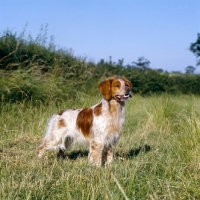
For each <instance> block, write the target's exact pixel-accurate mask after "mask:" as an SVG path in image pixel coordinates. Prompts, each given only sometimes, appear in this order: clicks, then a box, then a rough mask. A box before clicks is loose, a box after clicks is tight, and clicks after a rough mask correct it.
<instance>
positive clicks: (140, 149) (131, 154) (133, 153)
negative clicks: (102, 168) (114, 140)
mask: <svg viewBox="0 0 200 200" xmlns="http://www.w3.org/2000/svg"><path fill="white" fill-rule="evenodd" d="M149 151H151V147H150V146H149V145H148V144H145V145H143V146H139V147H138V148H136V149H131V150H130V151H128V152H126V153H120V154H119V153H118V152H117V153H116V155H115V156H116V157H118V158H124V159H130V158H132V157H136V156H138V155H139V153H147V152H149Z"/></svg>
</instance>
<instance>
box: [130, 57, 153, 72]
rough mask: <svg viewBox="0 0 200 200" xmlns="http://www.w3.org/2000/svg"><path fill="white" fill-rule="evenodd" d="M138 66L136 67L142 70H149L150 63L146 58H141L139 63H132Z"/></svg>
mask: <svg viewBox="0 0 200 200" xmlns="http://www.w3.org/2000/svg"><path fill="white" fill-rule="evenodd" d="M132 63H134V64H136V67H137V68H139V69H142V70H145V69H148V68H149V65H150V61H149V60H147V59H146V58H144V57H139V58H138V61H137V62H132Z"/></svg>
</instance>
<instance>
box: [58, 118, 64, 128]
mask: <svg viewBox="0 0 200 200" xmlns="http://www.w3.org/2000/svg"><path fill="white" fill-rule="evenodd" d="M65 126H66V125H65V122H64V119H61V120H59V121H58V128H64V127H65Z"/></svg>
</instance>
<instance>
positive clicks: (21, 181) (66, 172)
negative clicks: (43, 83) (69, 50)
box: [0, 93, 200, 200]
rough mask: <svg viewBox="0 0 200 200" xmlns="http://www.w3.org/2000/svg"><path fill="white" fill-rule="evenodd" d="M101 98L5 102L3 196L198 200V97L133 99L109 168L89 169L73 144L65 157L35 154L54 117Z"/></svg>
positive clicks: (0, 138)
mask: <svg viewBox="0 0 200 200" xmlns="http://www.w3.org/2000/svg"><path fill="white" fill-rule="evenodd" d="M99 101H100V96H98V97H91V96H89V97H88V96H83V94H78V93H77V98H76V100H75V102H73V101H67V100H66V102H63V103H62V104H57V103H56V102H53V101H51V102H50V103H49V104H48V106H45V105H44V104H42V103H41V104H38V106H33V105H32V104H31V103H23V102H22V103H21V104H8V103H7V104H2V105H1V110H0V112H1V113H0V159H1V160H0V188H1V189H0V199H20V200H21V199H84V200H85V199H95V200H96V199H103V200H104V199H113V200H117V199H200V145H199V144H200V97H195V96H168V95H162V96H154V97H146V98H142V97H140V96H133V98H132V99H131V100H130V101H128V102H127V105H126V121H125V124H124V127H123V134H122V137H121V139H120V141H119V143H118V144H117V147H116V152H115V159H114V161H113V162H112V164H111V165H110V166H106V167H102V168H96V167H91V166H89V165H88V161H87V151H88V150H87V148H85V147H83V146H78V145H75V146H74V147H73V148H72V149H70V151H68V152H67V153H66V155H67V157H66V158H65V159H57V157H56V153H55V152H47V153H46V154H45V155H44V157H43V158H42V159H39V158H38V157H37V154H36V150H37V147H38V145H39V144H40V142H41V139H42V136H43V134H44V130H45V126H46V121H47V119H48V118H49V117H50V116H51V115H52V114H53V113H55V112H58V111H60V110H62V109H64V108H69V107H72V108H76V107H87V106H91V105H94V104H96V103H98V102H99Z"/></svg>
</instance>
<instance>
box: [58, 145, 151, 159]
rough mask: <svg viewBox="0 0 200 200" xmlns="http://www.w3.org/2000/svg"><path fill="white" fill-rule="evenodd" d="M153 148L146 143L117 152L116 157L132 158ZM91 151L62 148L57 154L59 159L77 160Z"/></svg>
mask: <svg viewBox="0 0 200 200" xmlns="http://www.w3.org/2000/svg"><path fill="white" fill-rule="evenodd" d="M150 150H151V147H150V146H149V145H148V144H145V145H143V146H139V147H138V148H136V149H131V150H130V151H128V152H126V153H121V154H119V153H118V152H116V153H115V157H116V158H123V159H130V158H132V157H136V156H138V154H139V153H147V152H149V151H150ZM88 153H89V151H87V150H84V151H73V152H71V153H70V154H65V152H64V151H62V150H60V151H59V152H58V154H57V158H58V159H70V160H76V159H77V158H82V157H87V156H88Z"/></svg>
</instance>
